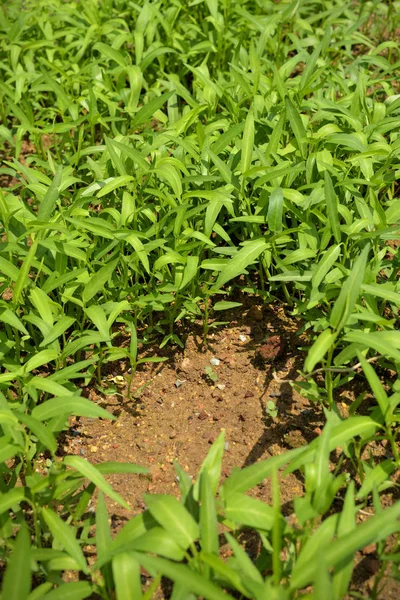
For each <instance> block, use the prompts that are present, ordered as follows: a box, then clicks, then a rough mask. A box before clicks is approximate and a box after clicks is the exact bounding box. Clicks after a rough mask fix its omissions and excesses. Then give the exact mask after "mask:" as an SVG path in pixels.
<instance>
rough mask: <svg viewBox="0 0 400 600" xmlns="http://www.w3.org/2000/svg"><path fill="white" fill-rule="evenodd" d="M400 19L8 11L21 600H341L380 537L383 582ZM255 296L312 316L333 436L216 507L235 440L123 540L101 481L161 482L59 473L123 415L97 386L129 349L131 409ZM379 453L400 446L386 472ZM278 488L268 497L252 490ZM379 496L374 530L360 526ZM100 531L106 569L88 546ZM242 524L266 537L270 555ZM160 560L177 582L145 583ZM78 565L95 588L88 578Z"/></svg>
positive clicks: (8, 337) (2, 406) (75, 468)
mask: <svg viewBox="0 0 400 600" xmlns="http://www.w3.org/2000/svg"><path fill="white" fill-rule="evenodd" d="M399 15H400V10H399V3H398V2H397V1H390V2H388V3H382V2H378V1H377V0H371V1H368V2H355V3H348V2H344V1H342V0H341V1H339V2H338V3H336V4H335V6H333V5H332V3H330V2H328V1H327V0H316V1H315V2H312V3H307V2H293V3H292V2H278V3H275V2H273V1H266V0H219V2H218V1H217V0H204V1H196V2H192V3H187V2H185V1H183V0H173V1H172V2H170V1H166V0H139V1H138V2H133V3H132V2H128V1H127V0H104V1H102V2H97V1H96V0H86V1H85V2H83V1H81V0H77V1H70V2H64V1H63V0H51V1H50V2H48V1H46V2H44V1H42V0H36V1H35V2H33V1H32V0H27V1H25V2H23V3H22V2H20V1H19V0H8V1H7V2H3V3H2V6H1V7H0V121H1V124H0V155H1V159H2V163H3V165H2V168H1V172H0V239H1V241H0V363H1V373H0V427H1V431H0V456H1V463H2V465H1V467H0V492H1V496H0V529H1V532H2V536H1V537H2V540H3V542H2V545H1V549H0V557H1V560H2V561H3V562H4V563H7V569H6V574H5V576H4V581H3V591H2V597H3V598H4V599H5V598H7V599H8V598H13V597H14V598H18V599H20V598H21V599H22V598H30V600H35V599H38V598H42V597H44V598H45V597H49V598H57V597H63V596H64V595H67V594H70V595H71V597H76V598H84V597H88V596H89V595H90V594H92V593H93V592H94V593H97V594H100V595H101V596H102V597H104V598H108V597H110V595H111V597H112V594H116V595H117V597H118V599H120V598H121V599H123V598H125V597H129V595H130V597H135V598H136V597H137V598H140V597H141V596H143V597H145V598H150V597H151V594H152V593H153V591H154V589H155V588H156V586H157V585H158V581H159V579H160V577H161V575H165V576H167V577H169V578H170V579H171V580H172V581H174V592H173V598H174V600H177V599H178V598H190V594H198V595H203V596H204V597H209V598H220V597H221V598H222V597H223V598H227V597H229V596H228V595H227V593H225V590H228V589H229V590H230V592H231V593H232V594H236V595H238V594H241V595H242V596H244V597H251V598H253V597H254V598H258V597H261V596H262V597H265V595H268V597H271V598H273V597H279V598H284V597H287V598H294V597H296V594H297V595H299V594H300V592H301V589H302V588H303V587H305V586H307V585H308V584H309V583H310V584H312V585H313V588H312V591H310V592H309V597H314V598H322V597H323V598H329V597H331V598H334V599H336V598H342V597H344V595H345V594H346V593H347V590H348V587H349V582H350V579H351V569H352V557H353V555H354V552H355V551H356V550H357V549H359V548H362V546H363V545H365V544H368V543H369V542H370V541H375V542H378V550H379V557H380V559H382V565H383V567H382V569H383V568H384V566H385V564H386V562H387V561H388V560H389V559H393V561H394V563H396V561H397V562H398V556H397V554H398V552H396V551H394V552H393V553H392V554H393V556H391V555H387V554H385V548H384V544H385V541H384V540H385V539H386V537H387V536H388V535H391V534H392V533H396V531H397V520H396V518H397V516H398V510H399V509H398V504H394V505H393V506H391V507H390V508H389V509H387V510H385V511H382V510H381V508H380V499H379V498H380V494H381V493H383V492H384V491H385V489H387V488H388V487H389V486H391V485H392V479H391V475H392V474H393V473H395V471H396V469H397V468H398V464H399V453H398V435H399V430H398V422H399V409H398V406H399V398H400V396H399V394H400V385H399V373H400V332H399V320H398V310H399V306H400V287H399V282H398V272H399V268H400V255H399V252H398V245H399V241H400V209H399V202H398V193H399V187H398V171H399V149H400V144H399V140H400V137H399V134H400V130H399V111H400V99H399V97H398V86H397V80H398V77H399V49H398V44H397V43H396V39H395V34H396V31H397V30H398V27H399ZM246 294H252V295H254V294H257V295H258V296H259V297H261V298H263V300H264V301H265V302H266V303H270V302H279V303H281V305H283V306H284V307H285V308H286V310H290V311H291V312H292V314H293V315H295V316H297V317H298V318H299V319H301V320H302V323H303V325H302V331H301V333H303V334H305V335H306V336H307V337H308V341H309V342H310V346H309V348H308V352H307V356H306V358H305V362H304V367H303V369H302V371H301V372H300V376H301V377H300V380H299V379H297V380H296V382H292V383H293V385H295V386H296V387H297V388H298V389H299V390H300V391H301V393H302V394H303V395H305V396H306V397H308V398H309V399H311V400H312V401H313V402H318V403H320V404H322V405H323V407H324V409H326V411H325V416H326V421H327V425H326V427H325V429H324V433H323V435H322V436H321V438H319V440H317V441H316V440H314V441H313V442H311V444H309V445H308V446H305V447H304V448H303V449H299V451H296V454H293V453H292V454H290V453H288V454H285V455H284V456H283V457H282V458H281V457H277V459H276V460H275V459H271V460H270V462H267V463H257V464H256V465H252V466H251V467H248V468H247V469H244V470H243V471H235V472H234V473H233V474H232V475H231V476H230V477H229V478H228V479H227V480H226V481H224V483H223V485H222V487H220V488H219V493H218V494H217V488H218V481H219V469H220V460H221V456H222V446H221V444H222V442H221V439H222V438H221V439H220V440H219V441H218V442H217V443H216V445H215V446H213V448H212V450H211V452H210V455H209V457H208V458H207V459H206V462H205V463H204V465H205V466H203V468H202V471H201V473H200V477H199V479H198V480H197V481H196V483H195V484H193V483H192V482H191V481H190V480H189V479H188V478H187V477H186V476H185V474H184V472H182V470H180V469H179V468H178V474H179V477H180V485H181V496H182V498H181V499H182V502H181V503H180V504H179V503H178V501H177V500H175V499H173V498H172V497H171V498H170V497H168V499H166V498H158V499H157V498H155V499H154V498H153V499H151V498H150V500H149V509H148V511H147V512H145V513H144V514H143V515H139V516H138V517H136V518H135V519H134V520H133V521H131V522H130V523H128V524H127V525H126V527H125V529H124V530H123V532H125V533H123V532H122V533H121V534H119V535H118V536H117V537H116V538H115V539H114V540H112V542H110V535H111V534H110V532H109V530H108V522H107V514H106V507H105V503H104V499H103V496H102V495H101V494H100V496H99V500H98V505H97V513H96V520H97V523H94V521H95V519H94V517H93V515H91V514H89V516H88V515H87V513H86V509H87V507H88V505H89V502H91V501H92V500H91V499H92V497H93V494H94V492H95V489H96V488H98V489H99V490H101V491H102V492H103V493H105V494H106V495H109V496H110V497H112V498H113V499H114V500H116V501H118V502H120V503H122V504H123V505H124V506H126V505H125V501H124V500H123V499H122V498H120V497H119V496H116V494H115V492H114V491H113V490H112V488H111V487H110V486H109V484H108V483H107V481H106V479H105V478H104V475H105V474H107V473H109V472H121V473H130V472H135V473H136V472H138V471H139V472H141V471H142V470H143V469H142V468H140V467H137V466H135V465H124V464H122V463H117V464H111V465H110V464H105V465H96V466H93V465H90V464H89V463H88V462H87V461H84V460H83V459H81V458H80V457H74V456H70V457H64V458H62V459H60V457H59V456H58V454H57V450H58V442H57V439H58V436H59V435H60V434H61V432H62V431H63V430H65V429H66V428H67V427H68V419H69V418H70V417H71V416H89V417H91V418H97V417H101V418H108V419H109V418H112V417H111V415H110V414H109V413H107V412H106V411H104V410H102V409H101V408H100V407H99V406H97V405H96V404H94V403H92V402H90V401H89V400H87V399H85V398H83V397H82V396H81V384H85V385H89V384H91V382H93V381H96V382H97V385H98V389H100V390H101V389H102V387H101V384H102V382H103V381H104V371H105V367H106V366H110V365H112V364H113V363H115V362H116V361H117V362H119V363H120V364H121V365H129V366H126V367H124V368H125V371H127V372H128V373H127V375H128V377H127V378H126V382H127V395H128V398H131V394H132V382H133V377H134V375H135V372H136V371H137V369H138V368H139V369H140V368H141V365H142V364H143V363H145V362H149V361H153V362H159V361H161V360H164V358H163V357H159V356H155V355H149V354H150V353H149V352H148V348H150V347H154V344H155V343H157V344H158V346H159V347H160V348H162V347H164V346H165V345H167V344H170V345H171V346H175V345H177V346H183V341H182V339H181V337H180V331H182V329H183V328H182V327H181V325H182V323H183V322H186V323H189V324H193V323H195V322H199V323H200V324H201V325H202V327H203V337H204V343H205V344H207V343H208V341H209V335H208V334H209V329H210V327H217V326H222V325H223V324H224V323H225V322H224V323H222V322H221V321H218V320H217V317H218V315H219V312H220V311H225V310H228V309H234V308H238V309H239V308H240V307H241V306H242V304H243V302H244V300H243V298H244V297H245V295H246ZM237 300H240V301H237ZM373 365H374V366H373ZM374 367H375V368H374ZM129 369H130V372H129ZM122 372H123V371H122ZM205 372H206V375H207V377H208V378H209V379H210V380H211V381H215V380H216V379H215V378H216V376H217V375H216V373H215V372H214V371H213V370H212V369H211V367H206V371H205ZM124 375H125V374H124ZM360 376H362V378H363V381H364V385H365V386H366V385H367V383H368V384H369V386H370V388H371V390H372V394H373V400H372V401H371V403H370V404H368V405H367V404H366V403H365V402H364V396H365V394H364V393H361V394H360V395H359V397H358V400H357V401H356V402H355V403H354V404H353V406H352V407H351V409H350V417H349V418H348V419H347V420H342V418H341V417H340V416H339V411H338V408H337V401H338V397H339V393H340V391H341V390H342V389H345V388H346V387H347V386H348V385H349V383H350V382H351V381H352V380H353V379H354V378H355V377H360ZM120 377H121V376H120ZM124 380H125V377H124ZM118 381H120V380H118ZM110 391H113V390H112V389H109V390H108V392H110ZM366 409H368V410H369V416H368V417H366V416H365V415H364V416H360V415H359V412H360V411H361V412H363V413H364V412H365V410H366ZM267 412H269V414H270V415H271V416H272V417H273V418H274V417H275V416H276V406H275V404H274V403H272V401H270V404H269V405H268V404H267ZM382 440H386V441H387V445H388V448H389V449H390V452H391V456H387V457H385V459H384V460H382V461H381V462H377V461H376V460H375V459H373V458H369V459H365V455H363V452H367V450H368V444H372V443H379V442H380V441H382ZM336 447H340V448H342V450H343V455H342V458H341V460H340V462H339V464H338V465H337V466H336V467H335V470H334V471H332V472H331V470H330V463H329V456H330V452H331V451H333V450H334V449H335V448H336ZM286 464H287V465H288V469H289V470H293V471H294V470H297V471H298V472H299V473H300V474H301V477H303V478H304V495H303V497H301V498H297V499H296V500H295V501H294V508H295V516H296V519H297V526H296V527H290V526H289V525H288V524H287V523H286V521H285V519H284V518H283V515H282V509H281V507H280V502H279V482H278V475H277V472H276V470H277V469H278V468H280V467H281V466H282V465H286ZM344 465H347V466H348V465H351V468H352V469H353V471H354V472H355V473H357V476H358V480H357V481H356V480H354V479H352V478H351V477H349V476H348V471H349V470H350V466H348V471H346V470H344ZM346 468H347V467H346ZM342 469H343V470H342ZM260 477H261V478H260ZM265 477H270V485H271V486H272V491H273V498H274V499H273V502H272V505H271V506H270V505H267V504H265V503H262V502H261V501H259V500H258V501H256V500H254V499H253V498H251V497H248V496H246V495H245V492H247V491H248V490H250V489H251V488H253V487H254V486H257V485H258V483H259V482H260V481H262V479H264V478H265ZM88 481H89V483H88ZM358 481H359V482H360V484H358ZM340 494H341V496H340V498H341V500H342V501H343V507H342V508H343V509H342V510H341V511H340V512H338V511H337V510H336V508H335V506H334V500H335V498H336V497H337V496H338V495H340ZM253 500H254V502H256V504H254V503H253ZM368 501H369V502H372V504H373V506H374V511H375V516H374V517H373V518H371V519H370V520H369V521H368V522H366V523H364V524H362V525H356V524H355V523H356V515H357V512H358V510H359V509H360V508H361V510H362V507H365V504H366V502H368ZM177 506H179V508H176V507H177ZM171 507H172V510H173V511H175V510H177V511H179V512H177V513H176V516H175V520H172V521H171V523H174V524H176V523H175V521H177V520H178V519H177V515H180V516H181V517H182V520H181V521H180V524H181V525H182V527H183V529H182V531H181V535H180V536H179V535H178V537H177V538H176V539H175V537H174V533H173V532H172V530H171V526H170V525H168V524H167V520H166V519H165V513H164V511H168V510H169V509H171ZM246 507H247V508H249V509H253V508H254V514H255V517H254V519H255V520H254V521H249V519H250V516H249V515H251V514H252V513H251V510H246ZM322 518H323V520H322V521H321V519H322ZM94 524H96V547H97V565H96V568H93V567H92V566H90V565H88V564H87V560H86V558H85V555H84V553H83V551H82V547H83V546H84V545H85V544H86V543H87V542H88V540H89V539H91V538H90V531H91V527H92V526H93V525H94ZM217 524H218V525H219V526H223V527H224V528H225V531H226V541H227V543H228V544H229V545H230V548H231V551H232V553H233V556H232V557H231V559H230V560H229V561H228V562H224V561H223V560H222V559H221V556H220V554H219V546H218V542H217V540H216V532H217ZM242 525H246V526H249V527H251V528H252V530H253V532H255V535H257V536H259V538H260V539H261V541H262V548H263V549H262V551H261V553H260V556H258V557H256V559H255V560H254V561H250V560H249V558H248V556H247V555H246V554H245V553H244V552H243V548H242V546H241V545H240V533H239V531H240V527H241V526H242ZM174 527H175V525H174ZM174 531H175V529H174ZM313 532H314V533H313ZM121 540H122V541H121ZM138 540H139V541H138ZM322 547H323V548H324V552H319V555H318V557H321V556H322V557H323V558H322V564H321V563H320V562H319V565H320V569H319V570H318V572H317V571H316V570H315V568H314V567H313V565H314V563H315V562H316V561H314V560H313V557H315V553H316V549H317V548H322ZM395 547H396V546H395ZM150 548H151V552H152V553H153V554H154V556H153V555H150V554H148V553H147V550H149V549H150ZM154 550H155V552H154ZM281 555H284V556H285V559H284V560H280V557H281ZM179 563H181V564H179ZM139 566H143V567H144V568H146V569H147V570H148V571H149V572H150V573H151V574H152V575H153V576H154V582H153V587H152V588H151V589H150V590H148V591H147V592H143V593H142V590H141V589H140V570H139ZM97 567H99V568H100V569H101V575H99V572H98V570H97ZM17 569H19V571H20V572H19V573H18V577H16V576H15V572H16V570H17ZM70 569H76V570H78V571H80V572H81V574H82V577H84V578H86V579H85V580H84V581H79V582H75V583H65V582H64V581H63V577H62V575H63V572H64V571H66V570H70ZM32 571H33V575H34V577H33V580H32V581H33V584H32V591H31V589H30V585H31V584H30V579H31V575H32ZM378 579H379V578H377V581H378ZM15 583H18V584H19V585H18V586H16V587H15V588H14V584H15ZM378 583H379V582H378ZM378 583H377V584H376V585H378ZM33 588H35V589H33ZM188 590H189V591H188ZM321 590H322V591H321ZM375 591H376V594H378V591H379V590H377V589H376V590H375ZM374 593H375V592H374ZM126 594H129V595H128V596H126ZM285 594H286V596H285ZM303 597H304V596H303Z"/></svg>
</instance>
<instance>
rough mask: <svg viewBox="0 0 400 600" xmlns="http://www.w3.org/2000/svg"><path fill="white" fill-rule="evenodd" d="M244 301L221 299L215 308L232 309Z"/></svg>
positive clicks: (216, 309) (217, 309)
mask: <svg viewBox="0 0 400 600" xmlns="http://www.w3.org/2000/svg"><path fill="white" fill-rule="evenodd" d="M242 305H243V303H242V302H228V301H227V300H221V302H216V303H215V304H214V306H213V310H215V311H219V310H231V309H232V308H238V306H242Z"/></svg>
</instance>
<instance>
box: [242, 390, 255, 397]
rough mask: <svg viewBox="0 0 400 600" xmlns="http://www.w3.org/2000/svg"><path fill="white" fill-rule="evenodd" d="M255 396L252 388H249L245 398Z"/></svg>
mask: <svg viewBox="0 0 400 600" xmlns="http://www.w3.org/2000/svg"><path fill="white" fill-rule="evenodd" d="M253 396H254V394H253V392H251V391H250V390H247V392H246V393H245V395H244V397H245V398H253Z"/></svg>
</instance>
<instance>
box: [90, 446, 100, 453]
mask: <svg viewBox="0 0 400 600" xmlns="http://www.w3.org/2000/svg"><path fill="white" fill-rule="evenodd" d="M97 451H98V448H97V446H90V452H92V453H93V454H95V453H96V452H97Z"/></svg>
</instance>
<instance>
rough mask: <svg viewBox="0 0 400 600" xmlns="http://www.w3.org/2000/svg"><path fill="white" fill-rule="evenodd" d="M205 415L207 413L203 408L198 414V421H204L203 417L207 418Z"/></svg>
mask: <svg viewBox="0 0 400 600" xmlns="http://www.w3.org/2000/svg"><path fill="white" fill-rule="evenodd" d="M207 417H208V414H207V413H206V412H205V411H204V410H203V411H202V412H201V413H200V414H199V419H200V421H204V420H205V419H207Z"/></svg>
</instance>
